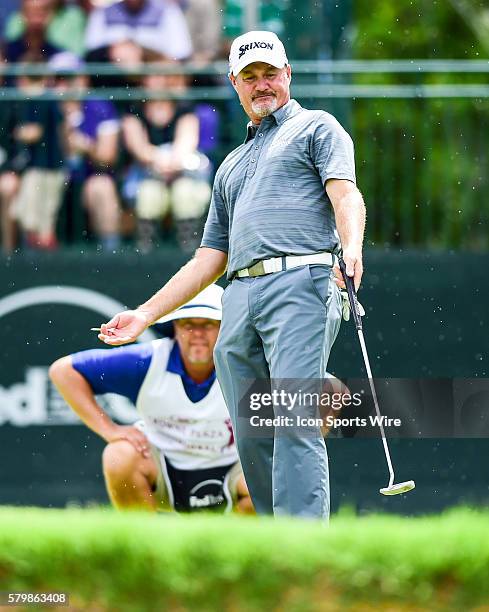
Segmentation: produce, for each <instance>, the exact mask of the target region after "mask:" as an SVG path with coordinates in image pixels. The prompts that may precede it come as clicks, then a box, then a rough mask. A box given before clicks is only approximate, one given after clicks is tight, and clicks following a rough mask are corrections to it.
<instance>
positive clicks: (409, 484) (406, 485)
mask: <svg viewBox="0 0 489 612" xmlns="http://www.w3.org/2000/svg"><path fill="white" fill-rule="evenodd" d="M338 263H339V266H340V270H341V274H342V275H343V279H344V281H345V285H346V290H347V292H348V300H349V302H350V309H351V313H352V317H353V322H354V323H355V327H356V329H357V333H358V339H359V340H360V346H361V348H362V355H363V361H364V363H365V369H366V370H367V376H368V382H369V384H370V390H371V391H372V397H373V399H374V405H375V411H376V412H377V417H378V419H379V427H380V433H381V435H382V443H383V445H384V453H385V458H386V460H387V467H388V468H389V484H388V485H387V486H386V487H383V488H382V489H380V491H379V492H380V493H382V495H399V494H400V493H407V492H408V491H411V490H412V489H414V487H415V486H416V485H415V483H414V480H406V482H399V483H397V484H394V469H393V467H392V461H391V454H390V452H389V445H388V444H387V438H386V437H385V431H384V425H383V424H382V421H381V414H380V410H379V402H378V400H377V393H376V392H375V386H374V381H373V378H372V370H371V369H370V361H369V359H368V354H367V347H366V345H365V338H364V337H363V326H362V317H361V316H360V309H359V307H358V300H357V293H356V291H355V285H354V284H353V278H352V277H351V276H348V275H347V273H346V265H345V262H344V261H343V259H342V258H339V260H338Z"/></svg>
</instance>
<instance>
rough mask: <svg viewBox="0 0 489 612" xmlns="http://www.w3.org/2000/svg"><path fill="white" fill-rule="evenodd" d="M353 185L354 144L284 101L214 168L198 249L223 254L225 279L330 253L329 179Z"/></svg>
mask: <svg viewBox="0 0 489 612" xmlns="http://www.w3.org/2000/svg"><path fill="white" fill-rule="evenodd" d="M331 178H336V179H347V180H349V181H352V182H355V162H354V154H353V143H352V140H351V138H350V136H349V135H348V134H347V132H346V131H345V130H344V129H343V128H342V127H341V125H340V124H339V123H338V121H337V120H336V119H335V118H334V117H333V116H332V115H330V114H329V113H327V112H325V111H321V110H307V109H305V108H302V107H301V106H300V104H298V102H296V101H295V100H290V101H289V102H287V104H285V105H284V106H282V107H281V108H279V109H278V110H276V111H275V112H274V113H273V114H272V115H270V116H269V117H265V118H264V119H262V121H261V123H260V125H259V126H258V127H256V126H253V125H251V123H249V124H248V133H247V137H246V140H245V142H244V143H243V144H242V145H240V146H239V147H237V148H236V149H234V151H232V152H231V153H230V154H229V155H228V156H227V157H226V159H225V160H224V161H223V163H222V164H221V166H220V167H219V169H218V171H217V173H216V177H215V179H214V186H213V189H212V200H211V205H210V209H209V214H208V216H207V222H206V225H205V229H204V236H203V239H202V246H204V247H211V248H213V249H217V250H219V251H224V252H225V253H228V278H231V277H232V276H233V274H234V273H235V272H236V271H237V270H240V269H241V268H247V267H249V266H251V265H253V264H254V263H256V262H257V261H259V260H261V259H267V258H269V257H279V256H282V255H306V254H309V253H317V252H320V251H335V250H336V249H337V248H338V243H339V241H338V235H337V233H336V224H335V219H334V211H333V207H332V205H331V201H330V199H329V198H328V196H327V194H326V191H325V188H324V185H325V182H326V181H327V180H328V179H331Z"/></svg>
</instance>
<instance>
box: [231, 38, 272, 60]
mask: <svg viewBox="0 0 489 612" xmlns="http://www.w3.org/2000/svg"><path fill="white" fill-rule="evenodd" d="M251 49H270V51H273V43H270V42H256V41H255V42H252V43H248V44H247V45H241V47H240V48H239V57H238V59H241V58H242V57H243V55H244V54H245V53H246V52H247V51H251Z"/></svg>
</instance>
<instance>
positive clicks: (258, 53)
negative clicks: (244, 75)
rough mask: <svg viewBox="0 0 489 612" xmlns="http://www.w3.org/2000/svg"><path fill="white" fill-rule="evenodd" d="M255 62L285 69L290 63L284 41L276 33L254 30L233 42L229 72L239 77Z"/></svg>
mask: <svg viewBox="0 0 489 612" xmlns="http://www.w3.org/2000/svg"><path fill="white" fill-rule="evenodd" d="M253 62H265V63H267V64H270V65H272V66H275V68H283V67H284V66H286V65H287V64H288V63H289V60H288V59H287V54H286V53H285V48H284V46H283V44H282V41H281V40H280V39H279V37H278V36H277V35H276V34H274V32H265V31H260V30H253V31H251V32H246V34H243V35H241V36H238V38H235V39H234V40H233V44H232V45H231V51H230V52H229V72H230V73H232V74H233V75H234V76H237V75H238V74H239V73H240V72H241V70H243V68H245V67H246V66H248V64H252V63H253Z"/></svg>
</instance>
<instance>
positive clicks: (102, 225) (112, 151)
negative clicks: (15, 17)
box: [50, 52, 120, 250]
mask: <svg viewBox="0 0 489 612" xmlns="http://www.w3.org/2000/svg"><path fill="white" fill-rule="evenodd" d="M50 67H51V68H52V70H53V71H54V72H55V73H56V88H57V89H58V90H60V91H61V90H63V91H68V90H70V89H80V88H85V87H87V85H88V82H87V77H86V76H84V75H77V74H76V73H77V72H78V71H79V70H80V69H81V68H82V67H83V63H82V62H81V60H80V59H79V58H78V57H76V56H75V55H73V54H72V53H69V52H64V53H61V54H59V55H57V56H55V57H54V58H53V59H52V60H51V61H50ZM60 106H61V112H62V115H63V126H62V134H63V141H64V148H65V155H66V159H67V164H68V167H69V170H70V172H71V177H72V179H73V180H78V181H84V185H83V192H82V194H83V195H82V197H83V204H84V206H85V207H86V210H87V212H88V216H89V221H90V225H91V229H92V230H93V232H94V233H95V235H96V236H97V237H98V239H99V241H100V245H101V247H102V248H103V249H106V250H113V249H115V248H117V247H118V245H119V240H120V237H119V218H120V205H119V198H118V195H117V190H116V186H115V181H114V177H113V169H114V166H115V164H116V161H117V158H118V150H119V149H118V143H119V127H120V126H119V118H118V115H117V111H116V109H115V106H114V105H113V104H112V103H111V102H109V101H108V100H96V99H88V100H82V101H80V100H64V101H63V102H61V105H60Z"/></svg>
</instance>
